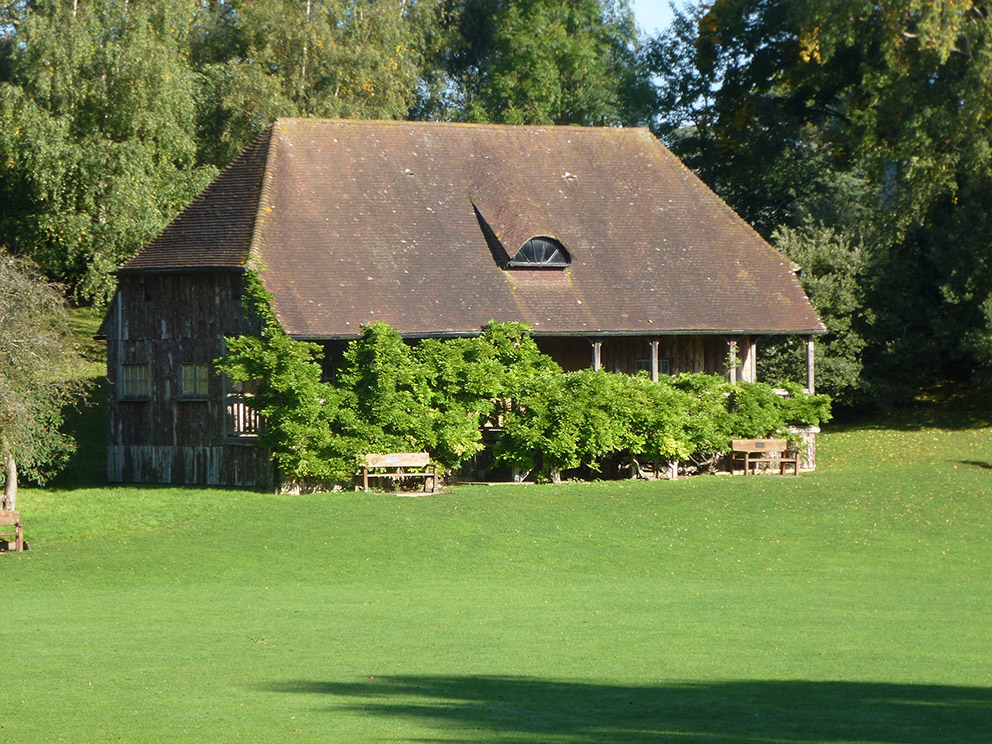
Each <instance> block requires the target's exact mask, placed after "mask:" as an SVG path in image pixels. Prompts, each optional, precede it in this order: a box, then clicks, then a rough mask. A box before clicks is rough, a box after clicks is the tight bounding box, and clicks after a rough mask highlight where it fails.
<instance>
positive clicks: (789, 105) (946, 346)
mask: <svg viewBox="0 0 992 744" xmlns="http://www.w3.org/2000/svg"><path fill="white" fill-rule="evenodd" d="M990 10H992V6H990V4H989V3H988V2H984V1H983V0H938V1H936V2H934V1H933V0H884V1H883V2H875V1H869V0H848V1H847V2H842V3H823V2H816V1H815V0H786V1H784V2H775V3H769V2H764V1H763V0H716V1H715V2H708V3H703V4H700V5H698V6H696V5H690V6H686V7H685V9H684V10H683V11H681V12H680V13H678V15H677V18H676V20H675V22H674V23H673V25H672V27H671V29H670V30H669V31H668V32H667V33H666V34H664V35H662V36H661V37H660V38H657V39H654V40H653V41H652V43H651V48H650V51H649V54H648V59H649V63H650V65H651V67H652V69H653V70H654V71H655V73H656V74H657V75H658V79H659V81H660V94H661V105H660V108H659V114H658V117H657V119H656V121H655V125H656V127H657V129H658V131H659V133H660V134H661V135H662V136H663V137H664V138H665V139H666V140H667V141H668V142H669V143H670V144H671V145H672V147H673V148H674V149H675V150H676V152H677V153H678V154H680V155H681V156H682V157H683V158H684V159H685V160H686V162H687V163H688V164H689V165H690V166H691V167H692V168H694V169H695V170H696V172H697V173H698V174H700V175H701V176H702V177H703V178H704V179H705V180H706V181H707V182H708V183H710V184H711V185H712V186H713V187H714V188H715V189H716V191H717V192H718V193H719V194H720V195H721V196H723V197H724V198H725V199H726V200H727V201H728V202H729V203H730V204H731V206H733V207H734V208H735V209H736V210H737V211H738V212H740V213H741V214H742V216H744V217H745V219H747V220H749V221H750V222H751V223H752V224H754V225H755V226H756V227H757V229H758V230H759V231H760V232H762V233H763V234H764V235H765V236H766V237H768V238H770V239H773V240H775V241H776V242H777V243H778V246H779V248H780V249H782V250H783V251H784V252H786V253H787V254H788V255H789V256H790V257H792V258H793V259H794V260H796V261H797V262H798V263H800V264H801V265H802V266H803V268H804V270H805V275H804V277H803V283H804V285H805V286H806V288H807V291H809V292H810V294H811V296H812V298H813V301H814V303H815V304H816V306H817V309H818V310H819V311H820V312H821V314H822V315H823V318H824V320H825V322H826V323H827V325H828V327H829V328H830V331H831V332H830V335H828V336H827V337H826V338H825V339H823V340H821V342H820V343H819V344H818V356H819V357H820V359H821V360H822V362H821V365H820V366H821V369H822V370H823V371H824V373H825V374H824V376H823V378H822V382H823V385H824V389H826V390H828V391H829V392H831V393H834V394H836V395H838V396H840V397H841V399H843V400H846V401H848V402H857V401H861V400H865V399H866V398H868V399H873V400H879V399H882V398H885V397H888V396H890V395H892V394H899V393H900V392H902V391H904V390H905V389H907V388H912V387H913V386H916V385H920V384H925V383H927V382H930V381H933V380H935V379H939V378H940V377H942V376H946V375H951V376H956V377H962V376H968V375H970V374H971V373H972V372H973V371H974V370H976V369H985V370H990V369H992V355H990V349H992V312H990V311H992V251H990V250H989V245H988V237H987V236H988V233H989V231H988V229H987V228H986V223H987V222H988V210H987V209H986V205H987V204H988V203H989V200H990V199H992V158H990V157H989V155H990V153H992V127H990V124H992V94H990V91H992V86H990V84H989V83H990V80H992V20H990V16H989V13H990ZM782 358H783V355H782V354H776V353H773V354H772V358H771V359H770V360H769V364H768V367H767V368H766V372H773V373H774V372H777V371H779V370H781V369H782V364H781V361H782Z"/></svg>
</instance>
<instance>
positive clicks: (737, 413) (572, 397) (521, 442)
mask: <svg viewBox="0 0 992 744" xmlns="http://www.w3.org/2000/svg"><path fill="white" fill-rule="evenodd" d="M829 415H830V414H829V398H827V396H823V395H820V396H810V395H807V394H805V393H803V392H801V391H799V390H798V389H794V390H792V391H791V397H782V396H781V395H779V394H777V393H776V392H775V391H774V390H773V389H772V388H771V387H770V386H769V385H766V384H763V383H740V384H737V385H731V384H730V383H729V382H727V381H726V380H724V379H723V378H722V377H718V376H715V375H703V374H687V375H679V376H677V377H675V378H663V379H661V380H659V381H658V382H652V381H650V380H648V379H647V378H644V377H629V376H627V375H622V374H610V373H607V372H594V371H592V370H583V371H580V372H571V373H569V374H564V375H547V376H543V377H540V378H537V379H534V380H531V381H530V382H528V383H526V384H524V385H521V386H520V387H519V388H518V390H517V393H516V394H515V396H514V405H513V407H512V409H511V410H510V411H509V412H508V414H507V416H506V420H505V428H504V431H503V436H502V437H501V438H500V440H499V441H498V442H497V444H496V454H497V457H498V458H499V459H500V460H502V461H503V462H507V463H510V464H512V465H515V466H517V467H519V468H520V469H522V470H524V471H532V470H533V471H535V472H536V473H537V475H538V477H539V478H546V479H550V480H552V481H557V480H559V479H560V476H561V471H563V470H568V469H572V468H577V467H580V466H583V467H587V468H590V469H591V470H594V471H598V470H600V468H601V466H602V464H603V462H604V461H605V460H607V459H608V458H618V457H619V458H633V459H635V460H636V459H645V460H652V461H659V460H662V461H669V462H673V461H674V462H686V461H691V462H693V463H694V464H695V465H696V466H697V467H709V466H712V464H713V463H714V462H715V461H716V460H717V459H718V458H719V456H720V455H722V454H723V453H725V452H727V451H728V450H729V449H730V441H731V439H734V438H742V439H746V438H759V437H766V436H785V437H793V438H794V435H792V434H791V433H790V432H789V427H790V426H792V425H815V424H818V423H820V422H821V421H825V420H827V419H828V418H829Z"/></svg>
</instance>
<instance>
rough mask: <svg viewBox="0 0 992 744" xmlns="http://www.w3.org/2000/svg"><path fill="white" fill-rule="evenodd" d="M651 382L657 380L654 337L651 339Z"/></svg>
mask: <svg viewBox="0 0 992 744" xmlns="http://www.w3.org/2000/svg"><path fill="white" fill-rule="evenodd" d="M648 343H650V344H651V382H658V344H659V341H658V339H656V338H653V339H651V340H650V341H649V342H648Z"/></svg>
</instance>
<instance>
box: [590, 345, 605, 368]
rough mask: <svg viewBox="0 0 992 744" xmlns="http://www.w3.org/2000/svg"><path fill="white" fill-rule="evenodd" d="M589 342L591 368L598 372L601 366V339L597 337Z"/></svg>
mask: <svg viewBox="0 0 992 744" xmlns="http://www.w3.org/2000/svg"><path fill="white" fill-rule="evenodd" d="M589 343H591V344H592V368H593V369H594V370H596V371H597V372H599V370H601V369H602V368H603V341H602V340H601V339H598V338H597V339H594V340H592V341H590V342H589Z"/></svg>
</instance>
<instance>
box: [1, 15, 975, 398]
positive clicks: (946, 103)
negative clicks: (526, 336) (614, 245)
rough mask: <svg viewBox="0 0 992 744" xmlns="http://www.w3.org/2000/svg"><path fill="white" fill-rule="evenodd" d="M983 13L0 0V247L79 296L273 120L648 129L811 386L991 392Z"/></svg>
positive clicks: (104, 283)
mask: <svg viewBox="0 0 992 744" xmlns="http://www.w3.org/2000/svg"><path fill="white" fill-rule="evenodd" d="M990 9H992V8H990V3H989V2H988V0H880V1H879V0H872V1H869V0H839V1H838V2H830V3H824V2H819V1H817V0H781V1H778V2H769V0H708V1H707V2H701V1H700V2H697V3H689V4H686V5H684V6H683V7H682V8H681V9H677V12H676V13H675V18H674V21H673V23H672V25H671V26H670V28H669V29H668V30H667V31H665V32H664V33H662V34H659V35H658V36H657V37H655V38H650V39H645V38H642V37H641V35H640V34H639V32H638V30H637V28H636V26H635V24H634V20H633V16H632V13H631V9H630V3H629V0H388V1H387V0H250V1H249V0H210V1H209V2H201V0H156V2H144V1H143V0H85V2H83V1H81V0H19V1H17V2H8V3H4V4H2V5H0V203H2V204H3V209H2V211H0V245H6V246H8V247H9V249H10V250H11V251H12V252H13V253H14V254H16V255H18V256H24V257H29V258H31V259H32V260H34V261H35V262H36V263H37V264H38V265H39V266H40V267H41V269H42V271H43V272H44V273H45V275H46V276H47V277H48V278H49V279H50V280H53V281H58V282H61V283H63V284H64V285H65V286H66V288H67V290H68V291H69V293H70V295H71V296H72V297H73V298H74V299H75V300H76V301H82V302H97V303H100V302H103V301H104V300H106V299H107V298H108V296H109V293H110V292H111V291H112V288H113V279H112V272H113V270H114V269H116V268H117V266H119V265H120V263H121V262H122V261H124V260H126V259H127V258H128V257H129V256H131V255H133V253H134V252H135V251H137V250H138V249H139V248H140V247H141V246H142V245H143V244H144V243H146V242H147V241H148V240H149V239H150V238H151V237H152V236H154V235H155V234H156V232H158V231H159V230H160V229H161V228H162V227H163V226H164V225H165V224H166V223H167V222H168V221H169V220H170V219H171V218H172V217H173V216H174V215H175V214H176V213H178V211H179V210H180V209H181V208H182V207H183V206H184V205H185V204H187V203H188V202H189V200H190V199H191V198H192V197H193V196H194V195H195V194H196V193H197V192H198V191H199V190H200V189H201V188H202V187H203V186H204V185H205V184H206V183H207V182H208V181H209V180H210V179H211V178H212V177H213V176H214V175H215V174H216V173H217V171H218V169H219V168H222V167H224V166H225V165H226V164H227V163H228V162H229V161H230V159H231V158H232V157H233V156H234V155H235V154H236V153H237V152H239V151H240V150H241V149H242V148H243V147H244V146H245V145H246V144H247V143H248V142H249V141H250V139H251V138H252V137H253V136H255V135H256V134H257V133H258V132H260V131H261V130H262V129H263V128H264V127H266V126H267V125H268V124H269V123H270V122H271V121H272V119H273V118H274V117H276V116H322V117H345V118H414V119H441V120H458V121H466V122H503V123H518V124H579V125H596V126H629V125H641V124H650V125H651V126H652V127H653V129H654V130H655V131H656V133H657V134H658V135H659V136H660V137H662V138H663V139H664V141H665V142H666V143H667V144H668V145H669V146H670V147H672V148H673V150H675V152H676V153H677V154H678V155H679V156H680V157H682V158H683V160H684V161H685V162H686V163H687V165H689V166H690V167H691V168H692V169H693V170H694V171H695V172H696V173H697V174H698V175H700V176H701V177H702V178H703V179H704V180H705V181H706V182H707V183H709V184H710V185H711V186H712V187H713V188H714V190H715V191H716V192H717V193H718V194H719V195H720V196H722V197H723V198H724V199H726V200H727V201H728V203H729V204H730V205H731V206H732V207H733V208H734V209H735V210H736V211H737V212H738V213H740V214H741V216H742V217H744V218H745V219H746V220H747V221H749V222H750V223H751V224H753V225H754V226H755V227H756V228H757V229H758V231H759V232H760V233H761V234H762V235H764V236H765V237H766V238H767V239H769V240H770V241H772V242H773V243H775V244H776V245H777V246H778V247H779V248H780V249H781V250H783V251H784V252H786V253H787V254H788V255H789V256H790V257H792V258H793V259H794V260H796V261H797V262H798V263H800V264H802V266H803V275H802V276H801V280H802V281H803V282H804V285H805V286H806V288H807V291H809V292H810V294H811V296H812V297H813V301H814V303H815V304H816V307H817V308H818V310H819V311H820V312H821V314H822V315H823V316H824V318H825V320H826V321H827V323H828V325H829V327H830V331H831V332H830V334H829V335H828V336H826V337H825V338H823V339H821V340H820V341H819V342H818V349H819V355H820V359H821V363H820V365H819V366H820V369H821V370H822V371H823V373H824V376H823V378H822V379H823V383H824V384H825V385H826V387H825V389H826V390H827V391H828V392H831V393H833V394H837V395H840V396H841V399H842V400H847V401H848V402H851V403H855V402H859V401H864V400H869V399H870V400H878V399H880V398H882V397H885V396H888V395H892V394H898V393H899V392H900V390H899V388H900V387H903V388H908V387H912V386H915V385H920V384H926V383H927V382H931V381H933V380H935V379H938V378H940V377H942V376H948V375H952V376H967V375H970V374H972V373H974V372H975V371H985V372H989V371H992V250H989V246H988V245H987V239H986V238H985V236H986V235H988V234H989V232H990V231H989V229H988V228H989V225H988V224H987V223H988V222H989V221H990V219H992V217H990V216H989V215H990V213H989V211H988V209H987V208H986V206H985V205H986V204H987V203H988V202H989V200H990V198H992V158H990V154H992V126H990V124H992V84H990V82H992V31H990V16H989V13H990ZM848 262H853V263H848ZM852 268H853V271H852V270H850V269H852ZM765 349H766V350H767V353H765V352H762V354H763V359H762V362H761V363H762V366H763V369H764V371H765V373H766V374H770V375H779V374H782V375H785V374H786V372H787V368H788V367H789V365H790V364H793V363H794V362H795V358H796V356H797V355H796V354H792V353H791V352H790V351H789V350H788V348H787V347H785V346H778V347H776V346H775V345H772V346H771V347H768V346H767V344H766V345H765Z"/></svg>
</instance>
